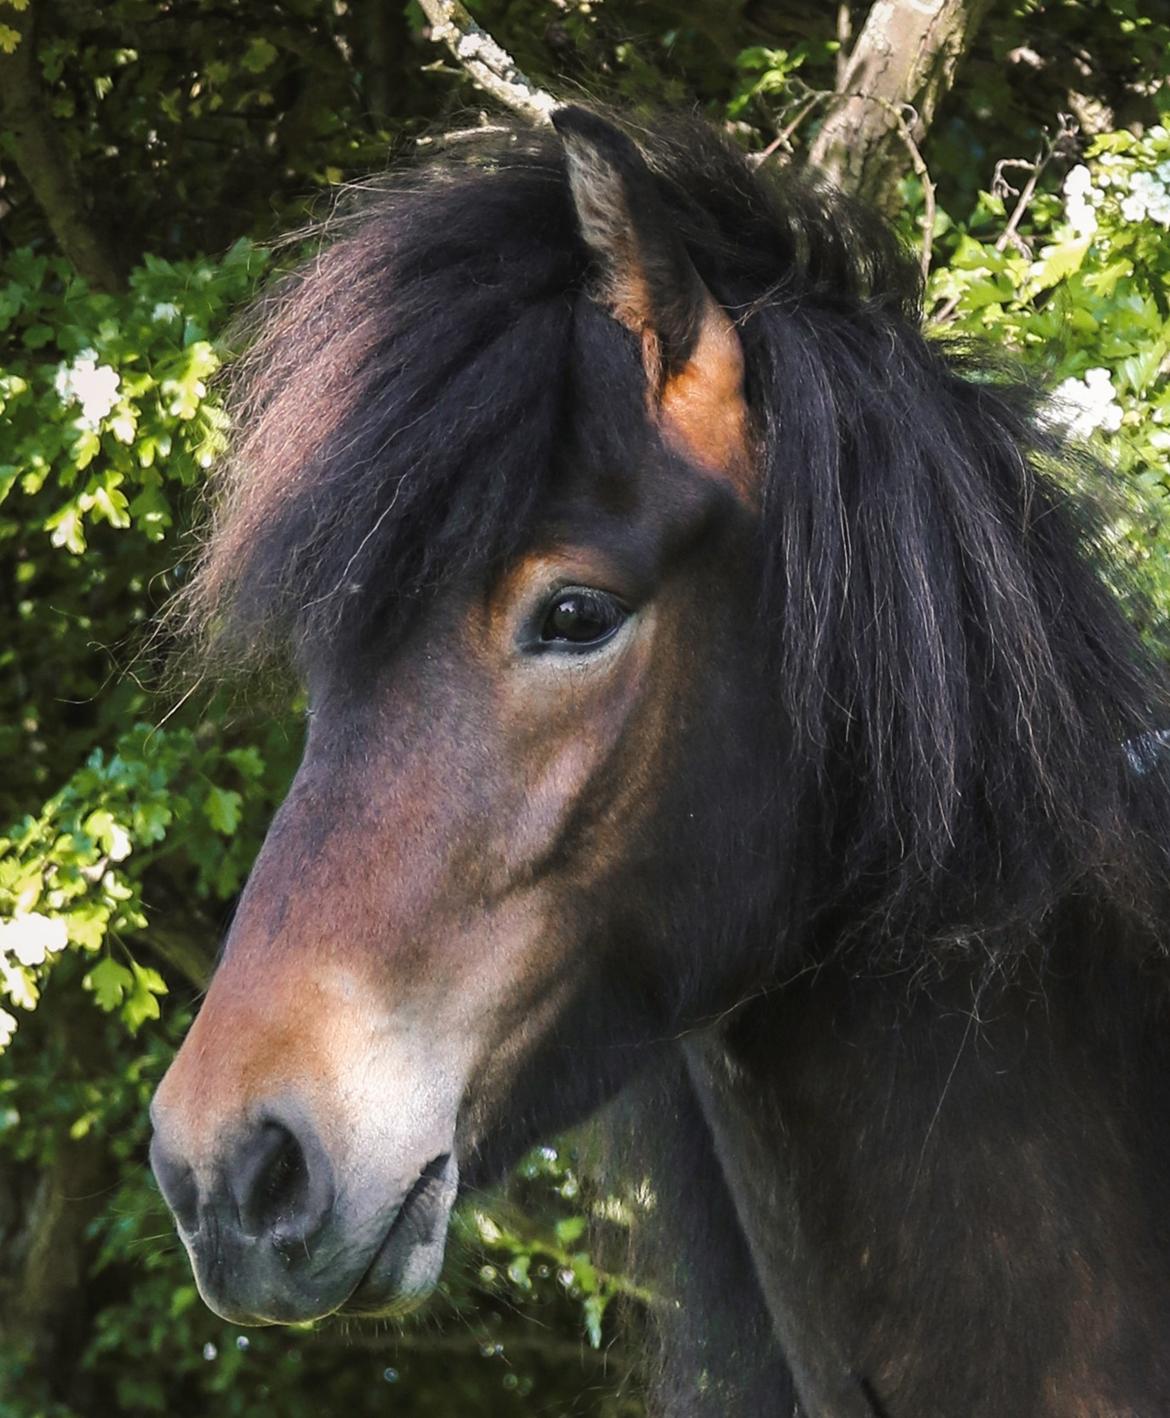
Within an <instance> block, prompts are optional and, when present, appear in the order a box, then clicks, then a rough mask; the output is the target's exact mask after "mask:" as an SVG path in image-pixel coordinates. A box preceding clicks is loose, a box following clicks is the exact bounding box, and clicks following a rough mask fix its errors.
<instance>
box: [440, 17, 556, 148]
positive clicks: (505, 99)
mask: <svg viewBox="0 0 1170 1418" xmlns="http://www.w3.org/2000/svg"><path fill="white" fill-rule="evenodd" d="M419 3H420V4H421V6H422V8H423V11H424V12H425V14H426V17H427V19H428V20H430V22H431V38H432V39H433V40H435V41H436V42H437V43H439V44H445V45H446V46H447V48H448V49H449V50H450V51H451V53H452V54H453V55H454V56H455V58H456V59H457V60H458V61H459V63H460V64H461V65H462V66H463V68H464V69H466V70H467V72H468V74H470V75H471V77H472V78H473V79H474V80H475V82H476V83H477V84H478V85H479V86H480V88H481V89H483V90H484V91H485V92H487V93H489V94H491V96H492V97H493V98H494V99H496V100H498V101H499V102H500V103H502V104H503V105H504V107H505V108H510V109H511V110H512V111H513V113H518V114H520V116H521V117H522V118H526V119H527V120H528V121H529V122H530V123H536V124H546V123H548V122H549V121H550V118H549V115H550V114H551V113H552V111H553V109H554V108H555V107H556V100H555V99H554V98H553V96H552V95H551V94H549V93H546V92H545V91H544V89H542V88H538V87H537V85H536V84H534V83H533V82H532V80H531V79H529V78H528V77H527V75H526V74H524V73H522V72H521V70H520V69H519V68H518V67H517V65H516V61H515V60H514V59H513V58H512V56H511V55H510V54H509V53H508V51H507V50H506V49H504V48H503V47H502V46H501V45H499V44H497V43H496V41H495V40H494V39H493V38H492V37H491V35H490V34H488V32H487V31H486V30H484V29H481V28H480V27H479V25H477V24H476V23H475V21H474V20H473V19H472V18H471V16H470V14H468V12H467V7H466V6H465V5H463V4H461V3H460V0H419Z"/></svg>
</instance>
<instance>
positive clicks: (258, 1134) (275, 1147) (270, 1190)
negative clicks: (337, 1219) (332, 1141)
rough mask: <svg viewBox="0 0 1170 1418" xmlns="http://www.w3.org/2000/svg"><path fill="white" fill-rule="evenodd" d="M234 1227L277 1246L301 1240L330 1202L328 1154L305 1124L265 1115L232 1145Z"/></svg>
mask: <svg viewBox="0 0 1170 1418" xmlns="http://www.w3.org/2000/svg"><path fill="white" fill-rule="evenodd" d="M228 1185H229V1187H230V1190H231V1193H232V1195H233V1197H234V1198H235V1202H236V1206H237V1209H238V1212H239V1217H240V1229H241V1230H242V1231H243V1233H244V1235H246V1236H264V1235H267V1236H268V1237H269V1238H270V1239H271V1240H272V1242H273V1244H274V1245H277V1246H289V1245H295V1244H297V1243H300V1242H304V1241H307V1240H308V1239H309V1237H310V1236H312V1235H314V1234H315V1233H316V1232H317V1231H318V1230H320V1228H321V1225H322V1224H323V1222H324V1221H325V1219H326V1217H327V1216H328V1214H329V1211H330V1210H331V1208H332V1206H333V1196H334V1191H333V1175H332V1168H331V1167H330V1165H329V1159H328V1158H327V1157H326V1156H325V1152H324V1149H323V1148H322V1147H321V1144H320V1143H319V1142H318V1141H317V1139H316V1137H315V1136H314V1135H313V1134H312V1133H311V1132H310V1131H309V1130H308V1129H302V1130H300V1131H299V1132H295V1131H293V1129H292V1128H290V1127H287V1126H286V1125H285V1124H284V1123H282V1122H278V1121H276V1120H275V1119H269V1120H268V1121H266V1122H263V1123H261V1124H260V1126H259V1127H258V1128H256V1130H255V1131H254V1132H253V1133H252V1134H251V1135H250V1136H249V1138H248V1139H247V1141H246V1142H245V1143H244V1144H243V1145H242V1146H241V1147H240V1148H239V1149H238V1151H237V1152H236V1154H235V1157H234V1158H233V1163H232V1166H231V1167H230V1168H229V1170H228Z"/></svg>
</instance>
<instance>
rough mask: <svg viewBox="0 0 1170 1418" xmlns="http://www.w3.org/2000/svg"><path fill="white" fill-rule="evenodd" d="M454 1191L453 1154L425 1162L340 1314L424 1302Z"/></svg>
mask: <svg viewBox="0 0 1170 1418" xmlns="http://www.w3.org/2000/svg"><path fill="white" fill-rule="evenodd" d="M458 1190H459V1169H458V1166H457V1164H456V1162H455V1158H454V1156H453V1155H452V1154H450V1153H447V1154H446V1155H444V1156H441V1157H436V1158H435V1159H434V1160H433V1161H431V1162H429V1163H428V1164H427V1166H426V1167H425V1168H424V1169H423V1172H422V1174H421V1176H420V1177H419V1179H418V1181H416V1182H415V1184H414V1186H413V1187H411V1189H410V1191H409V1192H408V1193H407V1195H406V1198H405V1200H404V1201H403V1203H402V1205H401V1206H400V1207H399V1209H398V1212H397V1214H396V1216H395V1217H394V1220H393V1222H392V1223H391V1225H390V1229H389V1230H388V1231H387V1232H386V1235H385V1237H384V1238H383V1240H382V1242H381V1244H380V1245H379V1246H378V1249H377V1250H376V1251H375V1252H374V1256H373V1258H372V1260H371V1261H370V1263H369V1265H368V1266H367V1267H366V1270H365V1273H364V1274H363V1275H362V1278H361V1279H360V1280H359V1281H358V1283H357V1285H356V1286H355V1287H354V1289H353V1291H352V1292H351V1294H350V1296H349V1298H348V1299H347V1300H346V1301H345V1303H344V1304H343V1305H341V1306H340V1307H339V1309H338V1311H337V1313H338V1314H342V1315H361V1316H365V1317H380V1318H397V1317H398V1316H401V1315H405V1314H409V1313H410V1311H411V1310H415V1309H417V1308H418V1307H419V1305H421V1304H423V1302H424V1301H425V1300H426V1299H427V1298H428V1297H429V1296H430V1294H431V1292H432V1291H433V1290H434V1288H435V1286H436V1285H437V1284H438V1282H439V1274H440V1272H441V1271H442V1268H443V1255H444V1252H445V1250H446V1246H447V1224H448V1222H449V1220H450V1217H451V1208H452V1206H453V1205H454V1204H455V1197H456V1193H457V1192H458Z"/></svg>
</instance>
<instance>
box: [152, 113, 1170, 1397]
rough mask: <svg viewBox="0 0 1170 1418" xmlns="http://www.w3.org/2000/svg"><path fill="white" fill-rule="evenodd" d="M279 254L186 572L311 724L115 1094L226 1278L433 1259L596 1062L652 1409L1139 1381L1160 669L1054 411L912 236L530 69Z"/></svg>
mask: <svg viewBox="0 0 1170 1418" xmlns="http://www.w3.org/2000/svg"><path fill="white" fill-rule="evenodd" d="M555 128H556V131H555V133H554V132H549V133H548V134H547V135H536V136H533V135H521V134H506V135H505V136H503V137H502V138H501V137H500V136H499V135H498V134H497V135H496V136H487V137H485V138H484V139H483V140H482V141H479V142H475V143H472V144H470V145H466V144H465V145H463V147H462V148H461V149H460V153H461V156H459V157H457V158H451V159H448V160H446V161H444V162H442V163H440V164H438V165H436V166H434V167H432V168H428V169H426V170H424V171H421V172H419V171H415V172H410V173H406V174H404V175H400V176H398V177H396V178H394V179H392V180H391V181H390V182H389V183H388V184H387V185H386V186H385V188H384V189H383V190H382V191H381V192H380V193H379V194H377V195H376V196H375V197H373V198H372V199H368V200H366V201H365V202H364V205H363V206H362V207H361V209H360V210H359V211H357V212H356V213H355V214H353V215H351V216H350V217H348V218H346V219H345V220H343V221H341V222H340V223H339V224H338V226H337V228H336V229H335V230H334V231H331V232H330V233H329V234H328V237H327V239H324V240H323V241H322V245H321V249H320V251H319V253H318V254H317V256H316V258H315V259H314V260H312V261H310V262H309V263H308V264H307V265H306V266H305V267H304V268H303V269H302V270H300V271H299V272H298V273H297V274H295V275H293V276H292V277H291V278H289V279H288V280H287V281H286V283H285V285H284V286H283V288H281V289H280V290H278V291H277V292H276V293H275V294H274V295H273V296H271V297H270V298H269V299H268V300H267V302H266V303H265V304H264V305H263V306H262V308H261V312H260V323H259V327H258V332H257V338H256V341H255V344H254V347H253V350H252V353H251V354H250V355H249V356H248V358H247V359H246V361H245V364H244V371H243V376H242V392H241V395H240V397H239V399H238V400H237V407H236V422H237V426H238V429H239V433H238V438H237V441H236V445H235V448H234V453H233V456H232V459H231V465H230V467H229V468H228V469H227V470H226V480H225V483H224V486H223V488H222V495H221V498H220V500H219V503H218V512H217V517H216V521H215V524H214V526H213V528H212V531H211V535H210V539H209V541H208V544H207V548H206V552H205V555H204V558H203V562H202V565H201V567H200V569H199V572H198V574H197V576H196V578H195V582H194V588H193V591H192V595H191V601H190V607H191V611H192V615H193V616H194V618H195V620H196V621H197V623H198V624H199V626H200V627H201V629H202V630H203V632H204V634H205V638H206V639H207V640H209V641H210V642H211V643H212V646H213V648H214V650H215V653H217V654H218V655H219V656H220V657H221V658H225V659H227V660H228V661H229V662H232V663H243V662H246V661H255V660H256V659H258V658H264V657H267V656H270V655H273V654H276V655H280V656H283V657H284V658H285V661H286V662H287V663H290V664H291V665H292V666H293V667H294V668H295V670H296V671H297V673H298V674H299V675H300V677H301V679H302V682H303V684H304V685H305V687H306V690H307V694H308V702H309V704H310V709H309V727H308V736H307V743H306V748H305V754H304V760H303V762H302V765H301V767H300V771H299V772H298V774H297V777H296V779H295V782H294V783H293V786H292V789H291V791H290V793H289V795H288V798H287V800H286V802H285V803H284V805H283V807H282V808H281V809H280V811H279V813H278V814H277V816H276V819H275V821H274V822H273V824H272V828H271V830H270V832H269V835H268V838H267V841H266V842H265V844H264V847H263V849H262V851H261V853H260V856H259V859H258V860H257V863H256V866H255V869H254V871H253V873H252V877H251V880H250V882H249V883H248V887H247V890H246V891H245V893H244V896H243V898H242V900H241V902H240V905H239V909H238V912H237V914H236V918H235V921H234V924H233V926H232V929H231V933H230V937H229V939H228V942H227V945H226V947H225V950H224V954H223V959H222V961H221V963H220V966H219V968H218V970H217V972H216V975H215V978H214V980H213V982H212V985H211V988H210V990H209V992H208V994H207V997H206V1000H205V1002H204V1004H203V1007H202V1009H201V1011H200V1013H199V1016H198V1018H197V1020H196V1021H195V1024H194V1025H193V1027H192V1029H191V1032H190V1034H189V1036H188V1038H187V1040H186V1042H185V1043H184V1045H183V1047H182V1049H181V1050H180V1052H179V1055H178V1057H177V1058H176V1060H175V1062H174V1064H173V1065H172V1067H171V1069H170V1071H169V1072H168V1074H167V1076H166V1078H165V1079H164V1080H163V1083H162V1085H161V1087H160V1088H159V1091H158V1095H157V1097H156V1099H155V1102H154V1109H153V1116H154V1124H155V1139H154V1144H153V1149H152V1157H153V1164H154V1168H155V1172H156V1174H157V1176H158V1179H159V1183H160V1185H161V1187H162V1189H163V1192H164V1194H165V1196H166V1198H167V1200H168V1202H169V1203H170V1205H171V1207H172V1209H173V1210H174V1213H175V1216H176V1218H177V1220H178V1223H179V1228H180V1232H181V1234H182V1237H183V1240H184V1242H185V1244H186V1246H187V1248H188V1250H189V1252H190V1256H191V1261H192V1264H193V1266H194V1269H195V1274H196V1277H197V1279H198V1282H199V1287H200V1290H201V1292H202V1294H203V1296H204V1298H205V1299H206V1300H207V1303H208V1304H209V1305H211V1306H212V1308H213V1309H215V1310H216V1311H218V1312H219V1313H220V1314H221V1315H223V1316H225V1317H227V1318H230V1319H232V1320H234V1321H236V1322H239V1323H281V1322H287V1321H296V1320H305V1319H310V1318H313V1317H316V1316H322V1315H327V1314H331V1313H334V1312H340V1313H343V1314H386V1313H393V1312H398V1311H400V1310H402V1309H404V1308H406V1307H408V1306H410V1305H412V1304H414V1303H415V1302H416V1301H417V1300H419V1299H420V1298H421V1297H422V1296H424V1295H426V1294H427V1292H428V1291H429V1290H430V1289H431V1288H432V1287H433V1286H434V1284H435V1282H436V1279H437V1278H438V1275H439V1270H440V1265H441V1262H442V1258H443V1249H444V1237H445V1232H446V1227H447V1221H448V1216H449V1214H450V1211H451V1207H452V1205H453V1203H454V1201H455V1199H456V1197H457V1195H458V1193H459V1191H460V1187H461V1185H481V1184H484V1183H486V1182H489V1181H491V1180H493V1179H495V1178H497V1177H499V1176H500V1175H501V1174H502V1173H503V1172H504V1171H505V1170H506V1168H507V1167H508V1165H509V1164H510V1163H511V1162H512V1161H513V1160H514V1159H515V1158H516V1157H517V1156H518V1154H519V1153H520V1151H521V1150H522V1149H524V1148H526V1147H528V1146H529V1145H531V1144H532V1143H533V1142H534V1141H535V1140H537V1139H539V1138H540V1137H542V1136H544V1135H547V1133H548V1132H549V1131H550V1130H554V1129H560V1128H563V1127H565V1126H567V1125H569V1124H571V1123H573V1122H575V1121H577V1120H578V1119H580V1118H582V1117H584V1116H586V1115H587V1114H589V1113H591V1112H593V1111H594V1110H596V1109H598V1108H599V1107H600V1106H601V1105H602V1104H603V1103H606V1102H609V1101H611V1100H612V1106H611V1107H610V1108H609V1109H608V1110H607V1117H608V1125H609V1127H610V1129H611V1130H612V1131H614V1132H619V1133H623V1134H624V1150H625V1152H626V1153H627V1154H628V1155H629V1156H630V1157H631V1158H632V1159H633V1160H634V1161H635V1163H636V1165H637V1166H638V1167H639V1168H641V1169H643V1171H645V1172H647V1173H649V1175H650V1176H651V1177H652V1178H653V1184H652V1190H653V1193H654V1197H655V1201H656V1208H655V1214H656V1217H657V1222H658V1225H659V1228H660V1236H661V1237H662V1238H663V1239H664V1244H663V1245H661V1246H660V1247H659V1252H660V1254H659V1263H658V1265H657V1269H656V1271H655V1276H654V1282H655V1283H656V1284H658V1285H659V1286H660V1287H661V1288H662V1289H663V1292H664V1293H667V1294H672V1295H673V1296H674V1298H675V1299H677V1301H678V1305H677V1307H673V1306H671V1307H665V1308H666V1309H668V1310H669V1313H670V1315H671V1316H673V1318H672V1319H670V1321H669V1323H668V1324H667V1326H666V1331H665V1333H664V1342H665V1345H666V1351H667V1352H666V1363H665V1366H664V1368H663V1377H662V1383H661V1387H660V1394H659V1399H658V1402H659V1406H660V1408H661V1409H662V1410H663V1411H666V1412H669V1413H671V1414H686V1415H692V1414H712V1415H714V1414H720V1415H722V1414H745V1415H746V1414H752V1415H760V1414H767V1413H772V1414H778V1415H779V1414H785V1415H787V1414H790V1413H792V1412H793V1411H794V1405H799V1407H798V1409H797V1411H799V1412H801V1413H803V1414H806V1415H809V1418H852V1416H853V1415H869V1416H870V1418H872V1415H874V1414H882V1415H886V1418H950V1415H954V1418H1027V1415H1051V1418H1057V1415H1060V1418H1070V1415H1084V1416H1085V1418H1089V1415H1094V1418H1106V1415H1109V1418H1121V1415H1129V1416H1130V1418H1136V1416H1137V1415H1143V1418H1145V1415H1151V1416H1152V1415H1154V1414H1163V1413H1168V1412H1170V1342H1168V1341H1170V1129H1167V1127H1166V1126H1165V1122H1164V1118H1163V1115H1162V1109H1163V1107H1164V1105H1165V1098H1166V1084H1167V1052H1168V1041H1170V1033H1168V1030H1167V1024H1166V1020H1165V1010H1164V999H1165V988H1164V976H1165V970H1164V966H1163V964H1162V960H1163V955H1164V949H1163V939H1164V935H1163V931H1162V921H1163V920H1164V918H1165V899H1164V891H1163V888H1164V882H1165V880H1166V871H1167V860H1166V852H1165V832H1164V827H1165V824H1166V822H1167V820H1168V818H1167V812H1168V810H1170V796H1168V795H1170V788H1168V785H1167V778H1166V772H1165V769H1164V765H1163V761H1162V755H1161V753H1160V751H1159V741H1158V740H1157V738H1156V737H1154V735H1156V731H1157V730H1158V729H1159V728H1160V727H1161V726H1162V725H1164V724H1166V723H1170V718H1168V717H1167V715H1168V714H1170V708H1168V707H1167V692H1166V687H1165V683H1164V679H1163V676H1162V674H1161V671H1160V670H1159V669H1158V667H1157V665H1156V664H1155V663H1154V662H1153V661H1152V659H1151V657H1150V656H1148V655H1147V653H1146V651H1145V650H1144V649H1143V646H1142V642H1141V640H1140V638H1139V636H1138V635H1137V634H1136V632H1135V631H1134V630H1133V629H1132V628H1131V624H1130V620H1129V618H1127V616H1126V615H1123V613H1122V609H1121V605H1120V601H1119V599H1118V592H1117V590H1116V587H1117V586H1118V585H1120V584H1121V583H1120V582H1119V581H1118V579H1117V576H1116V573H1115V571H1113V570H1111V569H1110V568H1109V567H1108V566H1107V564H1106V563H1105V562H1103V561H1102V557H1101V553H1100V549H1099V546H1098V538H1097V535H1096V530H1095V528H1096V523H1095V521H1094V519H1093V517H1092V515H1091V514H1090V513H1088V512H1086V511H1085V510H1084V509H1083V507H1082V505H1081V502H1080V500H1079V499H1078V498H1076V497H1074V495H1073V494H1072V492H1071V490H1070V489H1071V487H1072V485H1073V482H1074V474H1076V475H1078V476H1079V475H1080V474H1083V473H1085V471H1086V470H1085V467H1084V459H1083V458H1082V456H1081V455H1079V454H1077V453H1076V451H1075V450H1071V449H1069V448H1066V447H1065V446H1063V444H1062V442H1061V439H1060V437H1059V436H1058V433H1057V431H1055V430H1054V429H1053V427H1052V424H1051V420H1048V421H1045V420H1044V419H1043V418H1040V417H1038V416H1037V413H1036V407H1037V396H1036V394H1035V392H1034V391H1032V390H1030V389H1028V388H1027V387H1026V386H1025V385H1023V384H1022V383H1021V382H1020V381H1019V380H1018V379H1017V378H1016V377H1015V376H1014V375H1012V374H1011V373H1010V372H1008V373H1004V372H1003V371H1002V370H999V369H997V368H996V367H995V366H994V365H993V364H990V363H989V362H988V361H987V360H986V359H984V358H982V357H980V356H978V355H976V354H972V353H971V352H969V351H962V350H958V349H955V348H951V347H947V346H945V345H943V344H942V343H941V342H939V341H938V340H934V339H928V338H926V337H924V335H923V334H922V332H921V329H920V315H919V308H918V286H917V280H916V277H915V274H914V267H913V263H912V262H910V261H909V260H908V259H907V257H906V255H905V254H904V253H903V252H902V251H901V250H900V249H899V248H898V247H897V245H896V243H894V242H893V240H892V239H891V238H890V236H889V235H888V233H887V232H886V231H885V230H884V229H883V228H882V227H881V226H880V224H878V223H876V222H875V221H873V220H872V219H871V218H869V217H868V216H866V215H865V214H864V213H859V212H857V211H856V210H854V209H853V208H852V207H851V206H849V205H848V204H846V203H845V202H843V201H842V200H840V199H838V198H834V197H832V196H831V195H830V194H827V193H826V192H824V191H823V190H821V189H819V188H817V187H816V186H815V185H811V184H808V183H807V182H802V181H798V180H797V179H795V178H793V177H792V176H791V175H790V174H786V173H781V174H779V175H777V176H776V177H775V178H770V179H766V178H765V177H764V175H763V174H762V173H761V172H760V171H758V170H757V171H753V170H751V169H749V167H748V166H747V165H746V164H745V162H744V161H743V159H742V158H741V157H740V156H738V155H737V154H736V153H735V152H734V151H732V150H731V149H729V148H728V147H727V146H725V145H724V144H723V142H722V141H721V140H720V139H718V138H717V137H716V136H715V135H713V134H712V133H711V132H710V131H709V130H707V129H705V128H703V127H702V126H701V125H696V124H690V123H682V124H678V125H675V126H673V127H663V128H660V129H657V130H655V131H653V132H650V133H645V134H642V135H641V136H640V138H639V141H638V143H637V144H635V142H633V141H632V140H631V139H630V138H629V137H628V136H626V135H625V133H624V132H623V131H621V130H620V129H619V128H617V127H615V126H614V125H613V124H612V123H610V122H609V121H607V120H603V119H602V118H599V117H598V116H596V115H594V114H591V113H588V112H585V111H583V110H581V109H576V108H563V109H561V110H560V111H559V113H558V115H557V117H556V120H555Z"/></svg>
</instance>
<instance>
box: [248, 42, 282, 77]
mask: <svg viewBox="0 0 1170 1418" xmlns="http://www.w3.org/2000/svg"><path fill="white" fill-rule="evenodd" d="M278 52H279V51H278V50H277V48H276V46H275V45H274V44H273V43H272V42H271V40H267V39H265V38H264V37H263V36H257V37H256V38H255V39H253V40H251V41H249V44H248V47H247V49H245V50H244V56H243V59H242V60H241V63H242V64H243V66H244V68H245V69H247V70H248V72H249V73H251V74H262V73H263V72H264V70H265V69H267V68H269V67H270V66H271V65H272V64H273V62H274V61H275V59H276V57H277V54H278Z"/></svg>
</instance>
